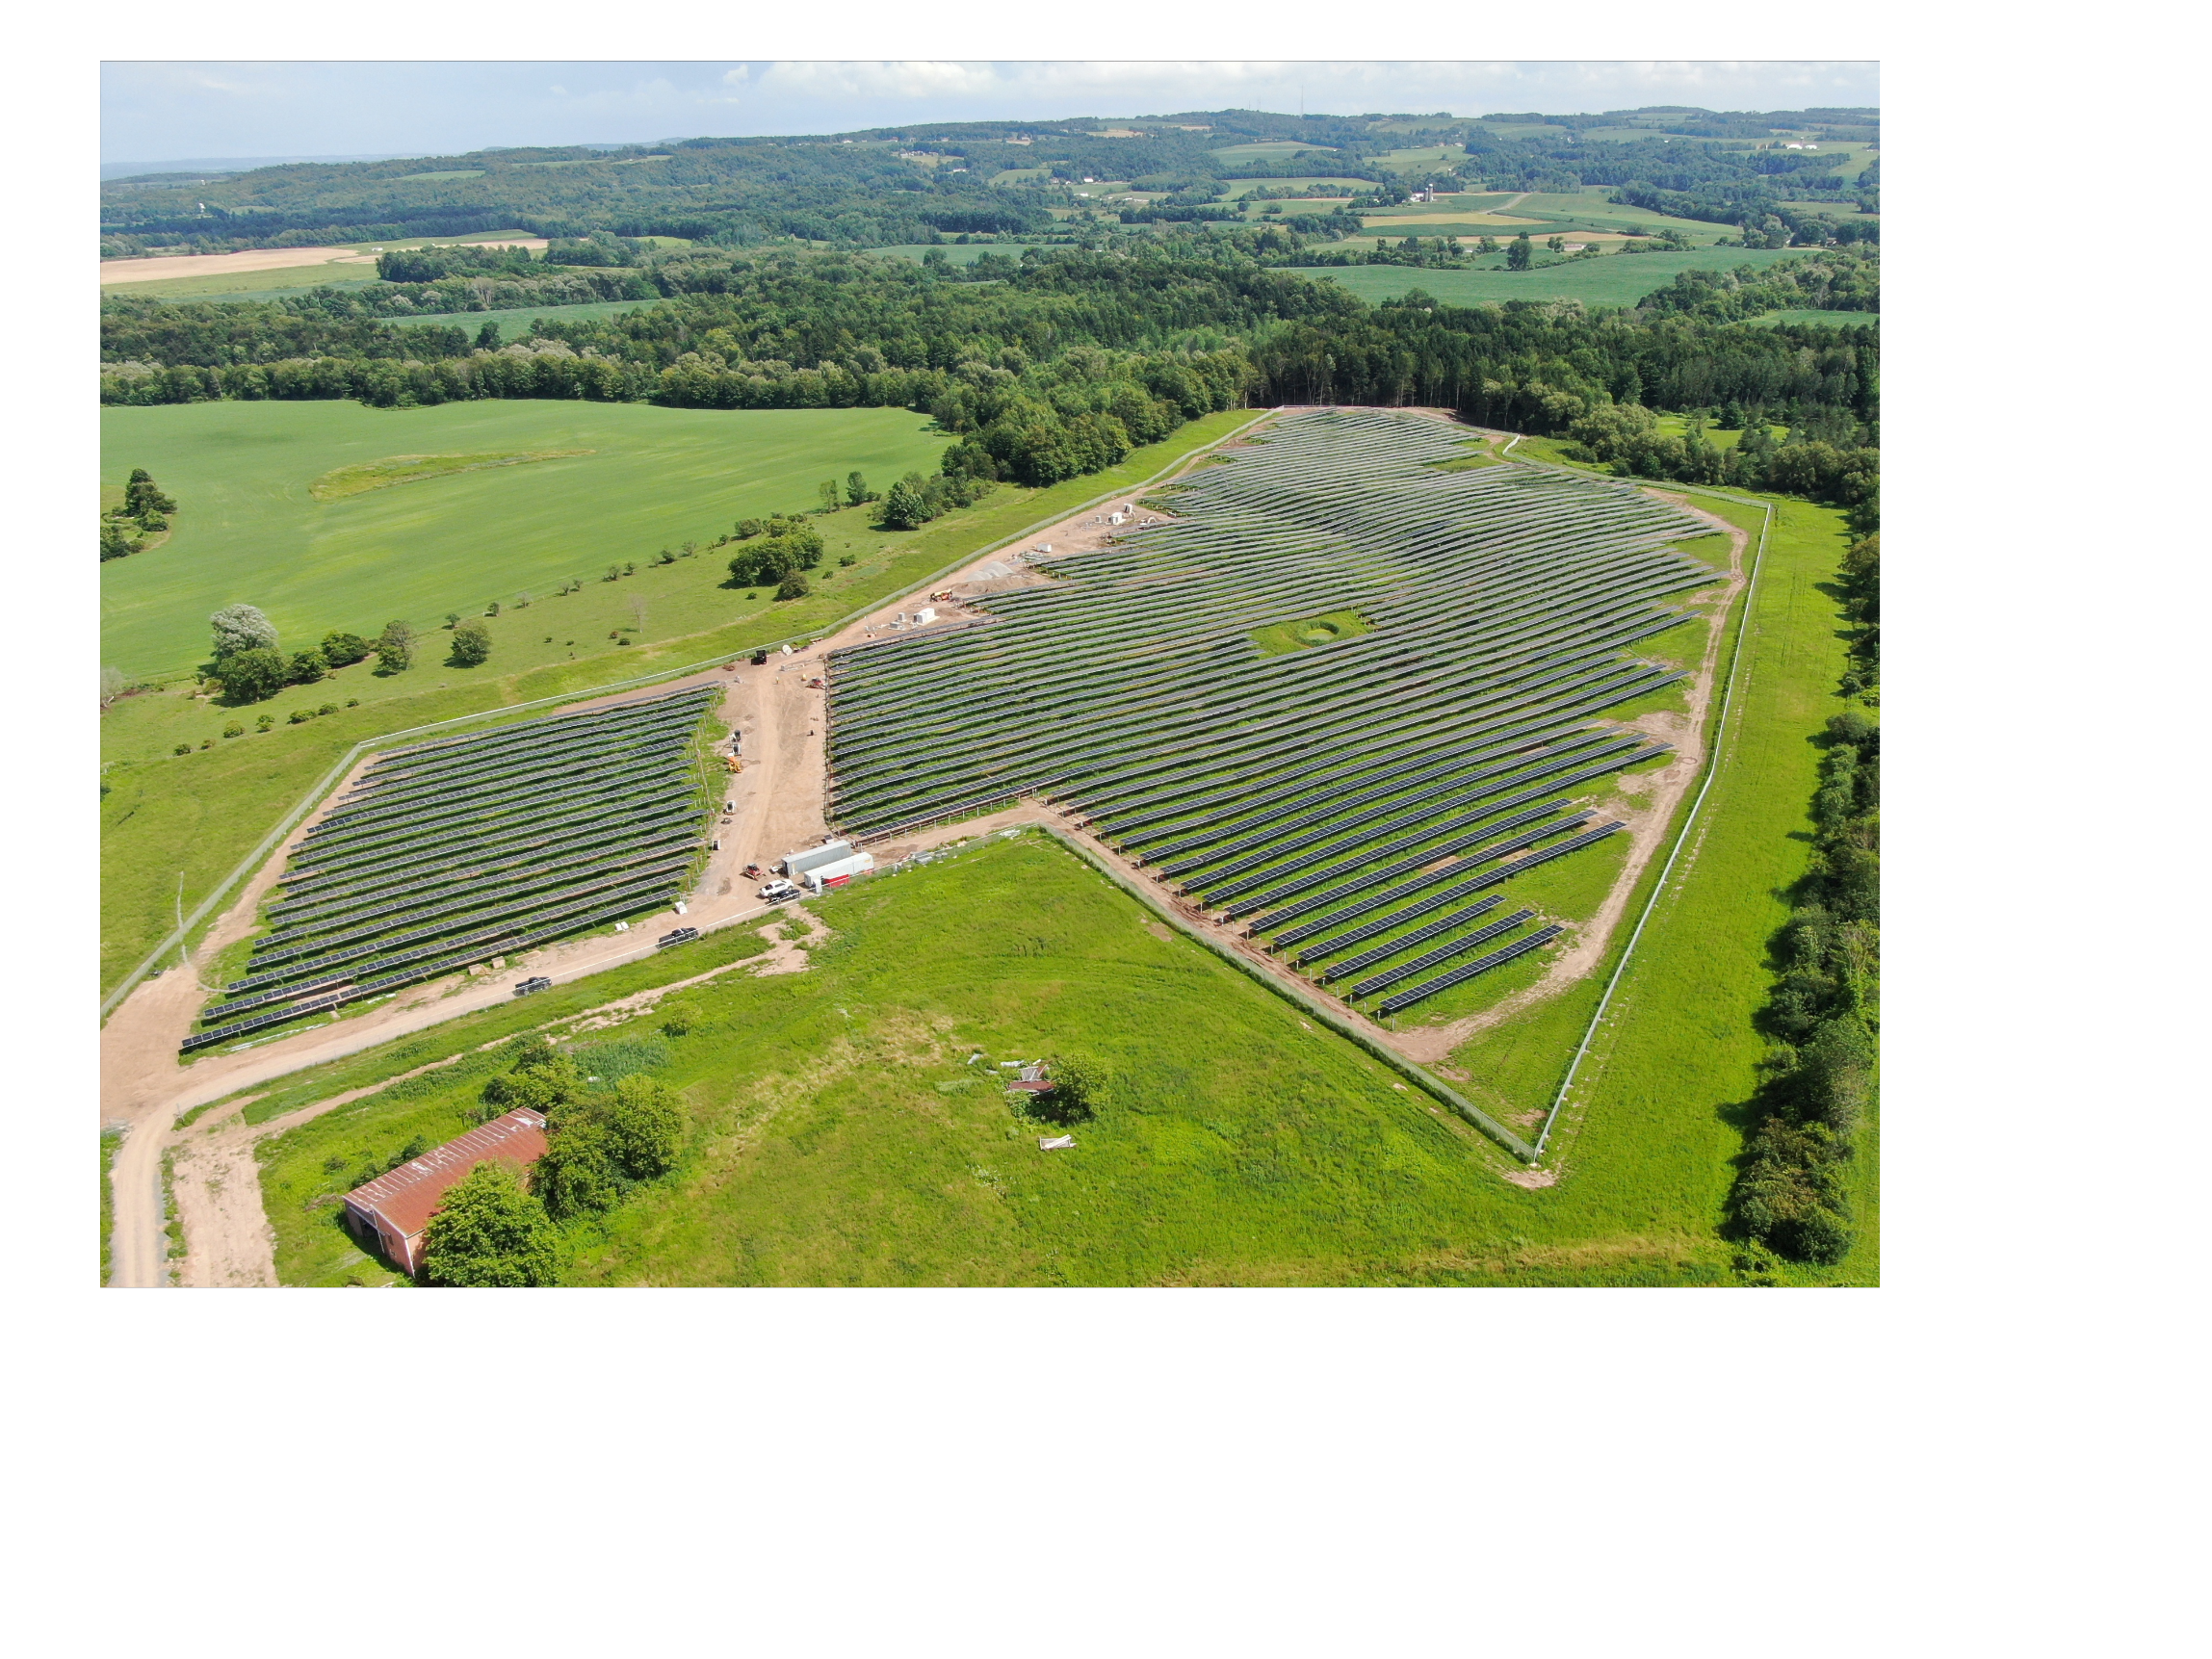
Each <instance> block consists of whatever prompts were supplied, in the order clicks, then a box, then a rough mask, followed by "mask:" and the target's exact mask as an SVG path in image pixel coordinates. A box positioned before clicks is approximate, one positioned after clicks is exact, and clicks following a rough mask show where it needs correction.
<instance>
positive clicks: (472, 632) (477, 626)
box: [447, 622, 491, 668]
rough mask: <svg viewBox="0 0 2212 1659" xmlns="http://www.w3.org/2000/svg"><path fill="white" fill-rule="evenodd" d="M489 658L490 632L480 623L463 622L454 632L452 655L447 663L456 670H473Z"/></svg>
mask: <svg viewBox="0 0 2212 1659" xmlns="http://www.w3.org/2000/svg"><path fill="white" fill-rule="evenodd" d="M490 656H491V630H490V629H488V628H486V627H485V626H484V625H483V624H482V623H481V622H464V623H462V624H461V625H460V626H459V627H458V628H456V629H455V630H454V648H453V654H452V655H451V656H450V657H448V658H447V661H449V662H451V663H453V665H454V666H455V667H456V668H474V667H475V666H477V664H479V663H480V662H482V661H484V660H485V659H487V658H488V657H490Z"/></svg>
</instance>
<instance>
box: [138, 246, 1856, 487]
mask: <svg viewBox="0 0 2212 1659" xmlns="http://www.w3.org/2000/svg"><path fill="white" fill-rule="evenodd" d="M1266 247H1267V244H1266V242H1265V238H1264V234H1263V233H1239V234H1238V235H1236V236H1234V237H1221V238H1215V237H1212V236H1203V237H1202V236H1198V235H1190V236H1187V237H1180V238H1176V239H1173V240H1170V241H1166V242H1163V243H1161V244H1159V245H1157V246H1154V245H1149V244H1148V245H1147V246H1144V247H1143V248H1141V249H1140V250H1137V251H1134V252H1124V251H1121V250H1119V249H1108V250H1102V251H1095V252H1094V251H1086V250H1080V249H1067V250H1060V251H1055V252H1054V253H1052V254H1050V255H1041V254H1039V253H1038V252H1037V251H1036V250H1031V251H1030V252H1029V253H1028V254H1026V255H1025V256H1024V258H1023V259H1022V260H1021V261H1020V262H1018V263H1016V262H1006V264H1005V266H1004V269H1005V270H1006V272H1007V274H1006V275H1005V276H1003V277H1002V278H1000V279H998V280H995V281H991V282H987V283H976V282H966V281H957V280H950V279H948V278H947V277H945V276H944V275H942V274H940V273H939V272H934V271H932V270H930V269H928V268H926V267H924V266H919V265H915V264H912V263H910V262H907V261H903V260H889V259H880V258H870V257H866V256H858V257H854V256H845V255H807V256H799V255H793V254H784V253H771V254H767V255H761V256H718V257H716V259H713V260H710V261H705V262H701V261H699V260H691V261H688V262H684V263H683V265H682V266H681V267H680V269H683V270H686V271H689V272H691V273H692V274H693V275H694V276H696V275H700V274H709V273H711V275H712V278H713V280H714V282H715V284H716V287H715V288H714V289H713V291H710V292H701V293H690V294H685V295H682V296H680V297H679V298H675V299H673V300H671V301H669V302H668V303H664V304H661V305H656V306H652V307H650V308H646V309H643V310H639V311H636V312H632V313H629V314H627V315H625V316H621V317H615V318H600V319H590V320H582V321H577V322H561V321H560V320H559V319H558V318H555V319H544V320H540V322H539V323H538V324H537V325H536V327H535V328H534V330H533V337H532V338H531V339H529V340H527V341H524V342H517V343H515V344H512V345H508V346H505V347H495V346H493V345H491V344H490V343H489V342H486V343H484V344H482V345H481V346H480V345H472V342H471V339H470V336H469V335H468V334H467V333H466V331H465V330H462V329H457V328H451V327H443V326H437V325H422V326H418V327H415V328H411V329H396V328H386V327H382V326H380V325H378V324H374V323H370V322H368V321H366V320H362V319H351V320H332V319H326V318H316V317H311V316H306V315H302V313H301V312H299V311H298V310H294V309H289V308H287V307H285V306H283V305H281V304H275V305H263V306H248V305H236V306H201V305H194V306H183V305H166V306H165V305H162V304H160V303H158V302H154V301H145V300H138V301H130V302H128V303H127V305H126V306H124V307H122V308H118V309H117V310H114V311H112V312H111V313H110V315H109V317H108V320H107V323H108V330H109V331H108V335H107V341H106V350H107V351H108V352H109V353H110V355H111V358H112V359H115V360H111V361H110V362H109V363H108V364H107V365H105V367H104V368H103V373H102V391H101V395H102V398H103V400H104V401H107V402H128V403H161V402H194V401H198V400H201V399H208V398H220V397H229V398H246V399H258V398H354V399H358V400H360V401H362V402H367V403H370V404H372V405H376V406H379V407H406V406H413V405H418V404H429V403H439V402H452V401H456V400H466V399H474V398H538V399H546V398H556V399H558V398H586V399H594V400H600V401H628V402H635V401H652V402H664V403H668V404H673V405H678V406H683V407H690V408H852V407H905V408H912V409H916V410H919V411H923V412H925V413H928V414H931V415H933V416H935V417H936V419H937V420H938V421H939V422H940V423H941V424H942V425H943V426H944V427H945V428H946V429H947V430H948V431H949V432H950V433H952V434H954V435H955V437H956V438H957V439H958V440H959V441H958V442H957V443H955V445H954V446H953V448H952V450H951V451H950V453H949V454H948V456H947V460H946V466H945V471H946V473H947V475H948V476H957V477H964V478H973V479H983V480H990V479H1007V480H1015V481H1018V482H1021V483H1025V484H1036V483H1050V482H1053V481H1055V480H1058V479H1061V478H1068V477H1074V476H1077V475H1078V474H1080V473H1084V472H1089V471H1093V470H1096V469H1097V468H1099V467H1103V466H1110V465H1112V464H1114V462H1116V461H1118V460H1119V459H1120V458H1121V457H1122V456H1123V455H1124V454H1127V453H1128V452H1129V450H1130V449H1132V448H1133V447H1135V446H1136V445H1139V444H1144V443H1148V442H1153V441H1156V440H1157V439H1158V438H1160V437H1164V436H1165V435H1166V434H1167V433H1168V432H1170V431H1172V430H1173V429H1174V428H1176V427H1177V426H1179V425H1181V424H1182V422H1184V421H1185V420H1188V419H1191V418H1193V417H1194V416H1196V415H1200V414H1204V413H1206V412H1208V411H1209V410H1213V409H1222V408H1231V407H1236V406H1238V405H1240V404H1242V403H1245V402H1268V403H1273V402H1289V403H1314V402H1350V403H1371V404H1407V403H1414V404H1427V405H1443V406H1445V407H1449V408H1452V409H1456V410H1458V411H1459V412H1460V413H1461V414H1462V415H1464V416H1465V417H1467V418H1468V419H1470V420H1471V421H1474V422H1476V423H1477V424H1480V425H1485V426H1494V427H1505V428H1513V429H1516V430H1521V431H1526V432H1533V433H1539V434H1558V435H1571V436H1573V437H1574V439H1575V441H1577V442H1580V443H1582V444H1583V445H1584V446H1585V448H1586V449H1587V450H1588V451H1589V453H1590V454H1592V456H1593V457H1595V458H1597V459H1600V460H1603V461H1607V462H1610V463H1613V464H1615V465H1617V466H1618V467H1619V468H1620V469H1621V470H1623V471H1624V472H1626V473H1628V474H1630V475H1632V476H1637V477H1647V478H1665V479H1676V480H1686V481H1698V480H1704V481H1733V482H1738V483H1744V484H1749V485H1753V486H1754V487H1760V488H1768V489H1778V490H1783V491H1787V492H1790V493H1802V494H1807V495H1809V496H1811V497H1813V498H1814V499H1816V500H1822V501H1834V502H1838V503H1842V504H1845V505H1853V504H1857V503H1861V502H1863V501H1868V500H1870V499H1871V497H1872V493H1873V480H1874V476H1875V457H1874V447H1873V446H1874V433H1875V429H1876V423H1877V421H1878V417H1879V347H1878V343H1877V341H1876V338H1875V336H1874V333H1873V331H1872V330H1871V329H1867V330H1856V329H1841V330H1836V329H1825V328H1803V327H1789V326H1777V327H1758V328H1749V327H1742V326H1732V325H1730V324H1727V323H1726V322H1725V321H1724V319H1725V318H1726V316H1727V315H1729V314H1730V313H1731V312H1744V311H1749V310H1751V309H1753V308H1755V307H1757V308H1761V309H1763V308H1768V307H1769V306H1770V304H1771V302H1772V301H1775V300H1777V299H1781V300H1788V301H1791V302H1810V303H1814V304H1819V303H1827V304H1830V305H1835V304H1838V303H1844V302H1861V303H1863V302H1869V301H1875V300H1877V299H1878V290H1877V288H1876V287H1875V283H1876V281H1877V277H1876V275H1875V273H1874V268H1873V266H1872V263H1871V261H1869V260H1861V259H1857V258H1855V257H1852V256H1846V255H1834V256H1824V257H1822V258H1820V259H1811V260H1808V261H1806V262H1804V263H1803V264H1802V265H1801V266H1799V265H1792V266H1790V267H1789V268H1788V269H1784V268H1783V267H1780V266H1778V267H1776V268H1775V270H1774V271H1773V272H1768V273H1766V274H1765V275H1763V276H1762V275H1757V274H1755V273H1751V272H1727V273H1706V274H1704V275H1700V276H1697V277H1695V278H1692V279H1690V280H1688V281H1686V282H1679V283H1677V284H1676V285H1674V287H1672V288H1670V289H1668V290H1664V291H1662V295H1661V296H1659V297H1655V300H1654V303H1652V304H1651V305H1649V306H1647V307H1644V308H1640V309H1637V310H1634V311H1595V312H1593V311H1588V310H1585V309H1584V308H1583V307H1581V306H1580V305H1577V304H1574V303H1548V302H1535V303H1514V304H1507V305H1503V306H1477V307H1455V306H1448V305H1442V304H1439V303H1438V302H1437V301H1436V300H1434V299H1433V298H1430V297H1428V296H1427V295H1425V294H1422V293H1420V292H1419V291H1418V290H1416V291H1414V292H1411V293H1409V294H1407V295H1406V296H1405V297H1404V298H1402V299H1399V300H1395V301H1392V302H1389V303H1386V304H1383V305H1380V306H1368V305H1367V304H1366V303H1365V302H1364V301H1362V300H1360V299H1358V298H1355V297H1354V296H1352V295H1351V294H1349V293H1347V292H1346V291H1345V290H1343V289H1342V288H1340V287H1338V286H1336V285H1334V284H1331V283H1326V282H1315V281H1312V280H1309V279H1306V278H1304V277H1300V276H1298V275H1295V274H1294V273H1291V272H1286V271H1282V270H1276V269H1269V268H1268V267H1266V266H1264V265H1262V263H1261V256H1262V253H1263V251H1264V250H1265V249H1266ZM1715 313H1718V314H1719V315H1717V316H1716V315H1714V314H1715ZM1652 410H1670V411H1679V412H1684V413H1691V412H1707V411H1710V412H1714V413H1718V414H1720V415H1721V417H1722V418H1723V419H1725V420H1727V421H1729V422H1730V423H1731V424H1732V425H1734V426H1738V427H1741V428H1743V430H1744V434H1745V435H1744V439H1743V442H1742V443H1741V444H1740V445H1738V446H1737V447H1736V450H1735V452H1734V453H1733V454H1731V455H1728V456H1723V455H1721V454H1720V453H1719V450H1718V447H1717V446H1704V447H1703V448H1701V447H1700V445H1699V444H1697V443H1696V442H1694V441H1692V440H1691V438H1689V437H1686V436H1685V437H1678V436H1673V435H1668V434H1663V433H1661V432H1660V431H1659V430H1658V428H1657V426H1656V423H1655V422H1654V421H1652V416H1651V413H1650V411H1652ZM1775 424H1779V425H1781V426H1783V427H1784V428H1787V435H1786V437H1785V438H1784V439H1783V440H1782V441H1779V442H1776V441H1774V440H1773V438H1772V434H1771V433H1770V432H1769V431H1768V430H1767V428H1768V427H1769V426H1771V425H1775ZM1731 468H1734V469H1736V470H1734V471H1731V470H1730V469H1731ZM1746 469H1756V470H1746Z"/></svg>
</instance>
